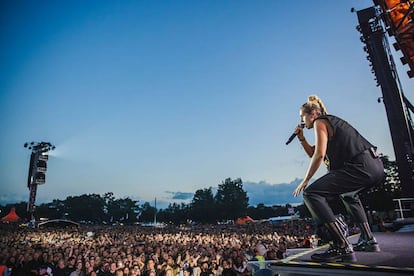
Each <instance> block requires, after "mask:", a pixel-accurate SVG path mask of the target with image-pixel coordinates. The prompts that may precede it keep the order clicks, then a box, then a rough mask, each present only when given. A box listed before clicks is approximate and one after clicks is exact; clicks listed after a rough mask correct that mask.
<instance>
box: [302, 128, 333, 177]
mask: <svg viewBox="0 0 414 276" xmlns="http://www.w3.org/2000/svg"><path fill="white" fill-rule="evenodd" d="M314 128H315V141H316V143H315V148H314V152H313V155H312V158H311V162H310V164H309V167H308V170H307V172H306V176H305V179H304V180H306V181H309V180H310V179H311V178H312V176H313V175H314V174H315V172H316V171H317V170H318V168H319V166H320V165H321V164H322V162H323V159H324V157H325V154H326V149H327V146H328V128H327V126H326V122H325V121H323V120H316V121H315V123H314Z"/></svg>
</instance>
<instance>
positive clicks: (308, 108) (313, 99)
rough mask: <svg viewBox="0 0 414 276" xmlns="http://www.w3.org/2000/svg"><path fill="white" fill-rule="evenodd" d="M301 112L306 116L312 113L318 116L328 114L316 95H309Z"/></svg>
mask: <svg viewBox="0 0 414 276" xmlns="http://www.w3.org/2000/svg"><path fill="white" fill-rule="evenodd" d="M302 110H303V111H304V112H306V113H308V114H310V113H312V111H316V113H318V114H319V115H327V114H328V111H327V110H326V107H325V105H324V104H323V102H322V100H321V99H319V97H318V96H316V95H310V96H309V97H308V101H307V102H306V103H304V104H303V105H302Z"/></svg>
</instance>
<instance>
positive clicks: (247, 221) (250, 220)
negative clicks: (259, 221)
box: [236, 216, 254, 224]
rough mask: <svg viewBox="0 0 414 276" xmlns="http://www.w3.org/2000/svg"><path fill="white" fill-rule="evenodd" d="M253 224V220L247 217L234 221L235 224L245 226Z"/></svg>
mask: <svg viewBox="0 0 414 276" xmlns="http://www.w3.org/2000/svg"><path fill="white" fill-rule="evenodd" d="M253 222H254V220H253V219H252V218H251V217H249V216H245V217H240V218H238V219H237V220H236V224H246V223H253Z"/></svg>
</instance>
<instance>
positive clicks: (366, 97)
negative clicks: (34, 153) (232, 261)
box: [0, 0, 412, 206]
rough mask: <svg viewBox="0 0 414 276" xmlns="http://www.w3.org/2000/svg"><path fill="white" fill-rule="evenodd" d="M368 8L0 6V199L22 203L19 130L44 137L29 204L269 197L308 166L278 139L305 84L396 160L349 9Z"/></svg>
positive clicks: (283, 4)
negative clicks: (213, 193) (234, 194)
mask: <svg viewBox="0 0 414 276" xmlns="http://www.w3.org/2000/svg"><path fill="white" fill-rule="evenodd" d="M372 5H373V3H372V2H371V1H357V0H350V1H330V0H319V1H305V0H303V1H276V0H274V1H269V0H264V1H245V0H238V1H211V0H207V1H181V0H178V1H106V0H104V1H63V0H62V1H11V0H10V1H8V0H7V1H1V3H0V60H1V63H0V123H1V126H2V130H3V131H2V135H1V136H0V147H1V149H0V152H1V154H0V187H1V188H0V203H7V202H16V201H18V202H19V201H22V200H24V201H27V200H28V197H29V192H28V189H27V187H26V181H27V172H28V163H29V156H30V151H29V150H28V149H27V148H24V147H23V144H24V143H25V142H31V141H47V142H51V143H52V144H54V145H55V146H56V150H55V151H53V152H51V156H50V159H49V161H48V172H47V174H46V184H45V185H42V186H39V189H38V197H37V203H41V202H49V201H51V200H52V199H55V198H58V199H64V198H66V196H69V195H80V194H84V193H98V194H103V193H105V192H110V191H112V192H114V194H115V196H116V197H126V196H129V197H131V198H134V199H137V200H139V203H144V202H146V201H149V202H150V201H153V200H154V198H155V197H156V198H157V203H158V202H160V204H164V206H165V204H166V203H167V202H180V201H178V200H175V199H174V196H175V195H177V194H181V193H184V194H189V195H191V194H192V193H194V192H195V191H196V190H197V189H203V188H208V187H210V186H212V187H217V185H218V184H220V183H222V181H224V179H226V178H228V177H230V178H238V177H240V178H241V179H242V180H243V181H244V182H245V183H247V184H248V186H249V187H250V188H249V189H251V190H252V191H253V190H255V192H256V194H255V196H254V198H258V199H256V201H260V200H262V202H269V203H271V202H272V201H274V202H275V203H281V202H279V201H281V199H280V198H277V193H276V195H275V194H274V193H271V192H269V189H270V190H271V189H272V188H274V189H275V190H274V191H276V190H277V187H278V184H281V183H285V184H289V183H291V182H292V181H295V179H297V178H302V177H303V176H304V174H305V171H306V168H307V165H308V161H309V160H308V158H307V157H306V156H305V154H304V152H303V151H302V149H301V148H300V146H299V144H298V143H297V142H296V141H294V142H292V144H290V145H289V146H286V145H285V141H286V139H287V138H288V137H289V135H290V134H291V133H292V131H293V129H294V126H295V125H296V124H297V123H298V121H299V110H298V108H299V107H300V105H301V104H303V103H304V102H305V101H306V99H307V96H308V95H310V94H317V95H319V96H320V97H321V98H322V99H323V100H324V102H325V104H326V106H327V109H328V111H329V112H330V113H332V114H336V115H338V116H341V117H343V118H344V119H346V120H347V121H349V122H350V123H351V124H353V125H354V126H355V127H357V128H358V129H359V130H360V132H361V133H362V134H364V135H365V136H366V137H367V138H368V139H369V140H370V141H371V142H372V143H374V144H376V145H378V147H379V149H380V151H381V152H383V153H384V154H386V155H389V156H390V157H391V158H394V154H393V149H392V143H391V138H390V134H389V129H388V123H387V119H386V114H385V109H384V106H383V104H382V103H381V104H378V103H377V98H378V97H380V96H381V91H380V88H378V87H376V85H375V81H374V76H373V75H372V74H371V72H370V67H369V63H368V61H367V60H366V57H365V56H366V54H365V52H364V51H363V49H362V48H363V44H362V43H361V41H360V40H359V36H360V34H359V33H358V32H357V31H356V29H355V27H356V25H357V16H356V14H355V13H351V12H350V10H351V8H352V7H354V8H356V9H357V10H359V9H363V8H367V7H370V6H372ZM395 55H396V57H395V59H396V60H397V63H398V62H399V55H400V54H399V53H395ZM397 65H398V66H399V68H400V71H399V73H400V78H401V81H402V85H403V87H405V88H407V87H408V85H409V84H408V83H409V80H408V79H407V77H406V73H405V72H406V71H407V68H404V67H402V65H400V64H399V63H398V64H397ZM411 85H412V84H411ZM408 97H409V95H408ZM306 135H307V138H308V139H309V140H311V141H312V140H313V132H311V131H308V132H306ZM323 172H324V169H322V170H320V171H319V172H318V175H320V174H323ZM294 185H295V184H291V186H292V190H293V189H294V187H293V186H294ZM279 187H281V186H279ZM262 190H263V191H268V192H265V193H263V195H262V197H261V198H260V197H257V196H256V195H257V193H258V192H259V191H262ZM259 194H260V193H259ZM286 200H288V199H286ZM251 203H252V204H257V203H259V202H251Z"/></svg>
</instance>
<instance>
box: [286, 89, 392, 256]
mask: <svg viewBox="0 0 414 276" xmlns="http://www.w3.org/2000/svg"><path fill="white" fill-rule="evenodd" d="M300 118H301V122H302V123H303V124H304V125H305V127H306V128H307V129H312V128H313V129H314V133H315V145H313V146H312V145H310V144H309V143H308V142H307V141H306V139H305V137H304V135H303V129H302V128H301V127H300V126H298V127H296V129H295V132H294V133H296V135H297V138H298V139H299V141H300V144H301V145H302V147H303V149H304V150H305V152H306V153H307V154H308V155H309V157H310V158H311V161H310V164H309V167H308V170H307V172H306V175H305V177H304V179H303V181H302V182H301V183H300V184H299V185H298V187H297V188H296V189H295V191H294V193H293V194H294V196H298V195H299V194H300V192H301V191H303V201H304V203H305V205H306V206H307V208H308V209H309V211H310V213H311V215H312V217H313V219H314V220H315V221H316V222H317V223H319V224H323V225H324V226H325V227H326V228H327V229H328V231H329V233H330V234H331V236H332V239H333V240H332V242H331V244H330V247H329V249H328V250H327V251H326V252H324V253H319V254H313V255H312V259H314V260H317V261H355V253H354V250H355V251H369V252H374V251H379V247H378V244H377V242H376V240H375V238H374V236H373V234H372V232H371V230H370V226H369V224H368V220H367V217H366V214H365V211H364V208H363V207H362V204H361V201H360V200H359V197H358V192H360V191H361V190H363V189H365V188H370V187H372V186H374V185H378V184H380V183H382V181H383V180H384V167H383V164H382V161H381V159H380V158H379V157H378V155H377V152H376V147H374V146H373V145H372V144H371V143H370V142H368V141H367V140H366V139H365V138H364V137H363V136H362V135H361V134H359V132H358V131H357V130H356V129H355V128H353V127H352V126H351V125H350V124H349V123H347V122H346V121H344V120H342V119H341V118H338V117H336V116H334V115H328V113H327V111H326V108H325V106H324V104H323V102H322V101H321V100H320V99H319V98H318V96H316V95H312V96H309V97H308V101H307V102H306V103H304V104H303V105H302V107H301V108H300ZM323 162H325V163H326V164H327V165H328V172H327V173H326V174H325V175H324V176H322V177H321V178H319V179H317V180H316V181H314V182H313V183H312V184H311V185H309V186H308V183H309V180H310V179H311V178H312V176H313V175H314V174H315V172H316V171H317V169H318V168H319V166H320V165H321V164H322V163H323ZM339 200H342V202H343V203H344V205H345V207H346V210H347V211H348V212H349V214H350V215H351V216H352V218H353V220H354V221H355V223H357V225H358V227H359V228H360V230H361V235H360V238H359V240H358V243H356V244H355V245H354V247H352V246H351V245H350V244H349V241H348V240H347V238H346V237H345V235H344V233H343V231H342V230H341V227H340V225H339V224H338V222H337V221H336V218H335V215H334V213H333V211H332V209H331V207H330V206H329V202H333V201H339Z"/></svg>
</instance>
